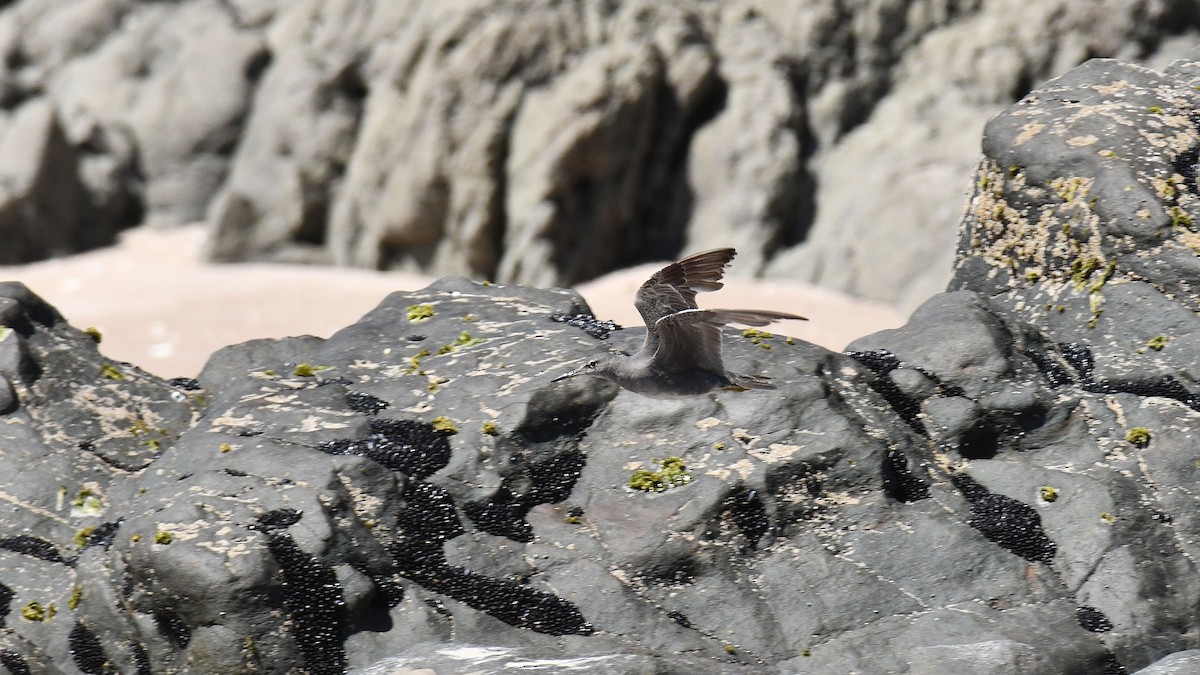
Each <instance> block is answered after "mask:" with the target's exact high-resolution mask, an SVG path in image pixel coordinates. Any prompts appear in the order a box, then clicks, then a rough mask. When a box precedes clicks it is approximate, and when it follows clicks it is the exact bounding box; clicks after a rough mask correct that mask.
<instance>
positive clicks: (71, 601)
mask: <svg viewBox="0 0 1200 675" xmlns="http://www.w3.org/2000/svg"><path fill="white" fill-rule="evenodd" d="M82 598H83V586H80V585H79V584H75V585H74V586H72V587H71V595H70V596H68V597H67V609H75V608H76V607H78V606H79V601H80V599H82Z"/></svg>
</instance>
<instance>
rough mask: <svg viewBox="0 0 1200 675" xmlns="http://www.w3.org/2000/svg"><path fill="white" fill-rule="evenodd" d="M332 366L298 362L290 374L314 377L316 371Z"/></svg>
mask: <svg viewBox="0 0 1200 675" xmlns="http://www.w3.org/2000/svg"><path fill="white" fill-rule="evenodd" d="M332 367H333V366H314V365H313V364H311V363H298V364H296V368H295V369H293V370H292V375H295V376H296V377H316V376H317V373H319V372H321V371H322V370H329V369H330V368H332Z"/></svg>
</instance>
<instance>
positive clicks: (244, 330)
mask: <svg viewBox="0 0 1200 675" xmlns="http://www.w3.org/2000/svg"><path fill="white" fill-rule="evenodd" d="M204 237H205V232H204V229H203V227H202V226H200V225H193V226H189V227H185V228H179V229H174V230H150V229H142V228H139V229H135V230H130V231H128V232H126V233H125V234H124V235H123V236H122V237H121V241H120V243H119V244H118V245H116V246H113V247H109V248H105V249H99V250H96V251H90V252H88V253H83V254H80V255H76V256H71V257H68V258H60V259H56V260H49V261H45V262H39V263H33V264H29V265H17V266H0V281H21V282H24V283H25V284H26V285H27V286H29V287H30V288H31V289H32V290H33V291H34V292H35V293H37V294H38V295H40V296H42V297H43V298H45V299H46V300H47V301H48V302H50V303H51V304H52V305H54V306H55V307H57V308H58V310H59V311H60V312H62V313H63V314H64V315H65V316H66V317H67V320H68V321H70V322H71V324H72V325H74V326H76V327H78V328H87V327H95V328H97V329H98V330H99V331H100V332H101V334H102V335H103V338H104V340H103V342H102V343H101V345H100V350H101V351H102V352H103V353H104V354H105V355H107V356H108V357H110V358H112V359H115V360H118V361H128V362H130V363H133V364H136V365H137V366H140V367H141V368H143V369H145V370H147V371H150V372H152V373H155V374H157V375H161V376H163V377H177V376H189V377H190V376H195V375H196V374H197V373H199V372H200V369H201V368H202V367H203V365H204V362H205V361H206V360H207V359H208V357H209V356H210V355H211V354H212V353H213V352H214V351H216V350H218V349H220V348H221V347H224V346H226V345H231V344H236V343H239V342H244V341H246V340H251V339H255V338H280V337H286V336H290V335H316V336H318V337H329V336H330V335H332V334H333V333H334V332H336V331H337V330H339V329H341V328H343V327H345V326H347V325H349V324H351V323H353V322H355V321H357V320H358V319H359V318H360V317H361V316H362V315H363V314H366V313H367V312H369V311H370V310H371V309H373V308H374V307H375V306H376V305H378V304H379V302H380V301H381V300H383V298H384V297H385V296H387V294H388V293H391V292H392V291H399V290H410V291H411V290H417V289H420V288H423V287H424V286H426V285H428V284H429V283H430V282H431V281H432V278H430V277H424V276H420V275H413V274H399V273H395V272H372V271H366V270H354V269H344V268H327V267H311V266H301V265H268V264H239V265H218V264H212V263H207V262H204V261H202V260H201V253H200V252H201V250H202V248H203V244H204ZM659 267H661V265H642V266H639V267H636V268H631V269H629V270H622V271H619V272H615V273H613V274H610V275H608V276H606V277H603V278H601V279H597V280H595V281H591V282H588V283H586V284H582V285H580V286H579V292H580V293H581V294H582V295H583V296H584V298H586V299H587V301H588V303H589V304H590V305H591V307H592V309H593V310H594V312H595V313H596V316H597V317H599V318H602V319H612V320H614V321H616V322H617V323H619V324H621V325H625V326H637V325H640V324H641V320H640V318H639V317H638V316H637V312H636V310H634V308H633V294H634V291H636V290H637V287H638V285H640V284H641V283H642V281H644V280H645V279H646V278H647V277H648V276H649V275H650V274H652V273H653V272H654V271H655V270H657V269H658V268H659ZM736 268H737V261H736V260H734V263H733V270H734V271H733V273H732V274H733V275H734V276H732V277H731V278H729V279H727V281H726V285H725V288H724V289H722V290H721V291H718V292H716V293H708V294H703V295H701V297H700V301H701V302H700V305H701V306H702V307H714V308H717V307H729V308H753V309H776V310H783V311H788V312H793V313H796V314H801V315H803V316H807V317H808V318H809V319H810V320H809V321H807V322H798V321H787V322H781V323H778V324H775V325H774V326H772V327H771V328H770V329H769V330H771V332H774V333H779V334H783V335H791V336H794V337H797V338H800V339H803V340H807V341H809V342H814V343H816V344H819V345H822V346H824V347H827V348H829V349H833V350H838V351H840V350H842V349H843V348H844V347H845V346H846V344H847V343H848V342H850V341H851V340H853V339H854V338H857V337H859V336H862V335H866V334H868V333H873V332H875V331H878V330H882V329H885V328H894V327H896V326H899V325H900V324H901V323H903V319H902V317H901V316H900V315H899V314H898V313H897V312H896V311H895V310H893V309H891V308H890V307H888V306H886V305H883V304H880V303H874V302H869V301H865V300H858V299H855V298H851V297H848V296H845V295H842V294H839V293H836V292H833V291H828V290H825V289H822V288H817V287H814V286H810V285H808V284H802V283H798V282H785V281H779V280H761V279H745V278H738V277H737V276H736Z"/></svg>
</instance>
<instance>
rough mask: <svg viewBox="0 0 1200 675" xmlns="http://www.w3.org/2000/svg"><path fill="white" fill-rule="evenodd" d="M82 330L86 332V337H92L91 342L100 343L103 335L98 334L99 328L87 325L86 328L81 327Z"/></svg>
mask: <svg viewBox="0 0 1200 675" xmlns="http://www.w3.org/2000/svg"><path fill="white" fill-rule="evenodd" d="M83 332H84V333H86V334H87V335H88V337H90V338H92V342H95V343H96V344H100V341H101V340H103V339H104V336H103V335H101V334H100V329H98V328H96V327H95V326H88V327H87V328H84V329H83Z"/></svg>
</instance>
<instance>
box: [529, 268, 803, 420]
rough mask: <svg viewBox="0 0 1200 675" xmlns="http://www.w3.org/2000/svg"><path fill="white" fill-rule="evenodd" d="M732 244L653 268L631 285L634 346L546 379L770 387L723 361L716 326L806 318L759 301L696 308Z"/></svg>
mask: <svg viewBox="0 0 1200 675" xmlns="http://www.w3.org/2000/svg"><path fill="white" fill-rule="evenodd" d="M735 255H737V251H735V250H734V249H732V248H719V249H715V250H712V251H704V252H702V253H696V254H693V255H690V256H688V257H686V258H684V259H683V260H680V261H679V262H674V263H671V264H670V265H667V266H666V267H664V268H662V269H661V270H659V271H657V272H655V273H654V275H653V276H651V277H650V279H649V280H647V281H646V283H644V284H642V286H641V288H639V289H638V292H637V295H635V296H634V300H633V304H634V306H635V307H637V310H638V313H639V314H641V315H642V321H645V322H646V340H645V342H643V343H642V346H641V348H640V349H638V350H637V352H635V353H633V354H626V353H623V352H620V353H616V352H606V353H602V354H597V355H596V356H594V357H592V358H591V359H590V360H588V362H587V363H585V364H584V365H582V366H580V367H578V368H576V369H575V370H572V371H570V372H568V373H563V374H562V375H559V376H558V377H556V378H554V379H553V380H551V382H559V381H561V380H565V379H567V378H571V377H575V376H576V375H593V376H596V377H603V378H604V379H606V380H611V381H613V382H616V383H617V384H619V385H621V386H622V387H624V388H626V389H628V390H629V391H632V392H635V393H638V394H641V395H643V396H649V397H651V398H674V397H678V396H695V395H697V394H705V393H708V392H710V391H713V390H716V389H726V390H732V391H746V390H747V389H774V388H775V385H773V384H771V383H770V380H769V378H767V377H763V376H761V375H742V374H740V373H734V372H730V371H728V370H726V369H725V363H724V362H723V361H722V360H721V327H722V326H724V325H725V324H729V323H736V324H741V325H744V326H765V325H767V324H769V323H771V322H773V321H780V320H783V319H794V320H805V319H804V317H802V316H797V315H795V314H788V313H786V312H773V311H770V310H760V309H700V308H699V307H697V306H696V293H697V292H700V291H715V290H718V289H720V288H721V287H722V286H724V284H722V283H721V277H722V276H723V275H724V274H725V266H726V265H728V264H729V261H730V260H733V256H735Z"/></svg>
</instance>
